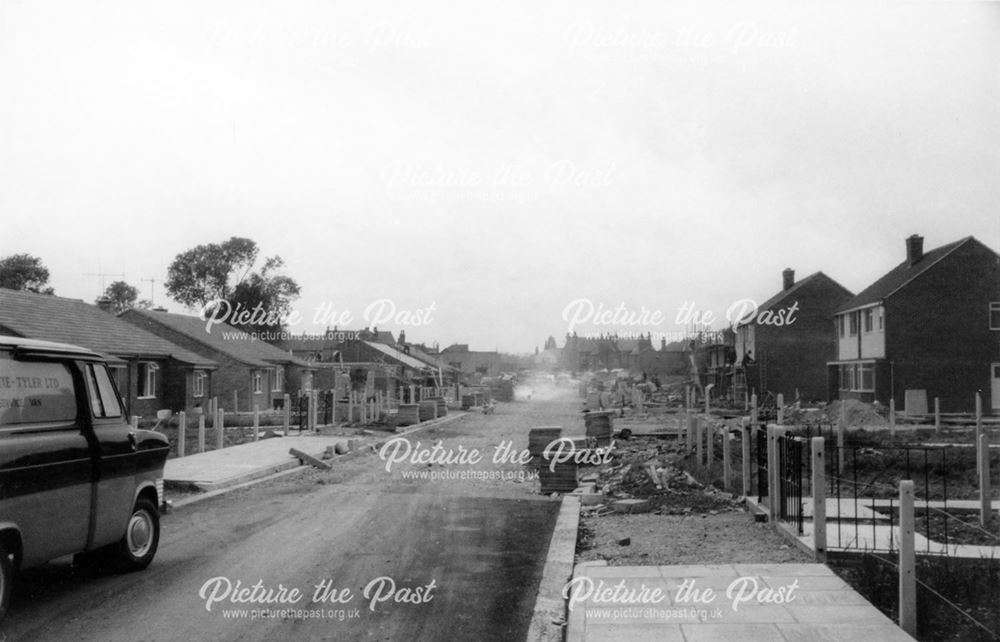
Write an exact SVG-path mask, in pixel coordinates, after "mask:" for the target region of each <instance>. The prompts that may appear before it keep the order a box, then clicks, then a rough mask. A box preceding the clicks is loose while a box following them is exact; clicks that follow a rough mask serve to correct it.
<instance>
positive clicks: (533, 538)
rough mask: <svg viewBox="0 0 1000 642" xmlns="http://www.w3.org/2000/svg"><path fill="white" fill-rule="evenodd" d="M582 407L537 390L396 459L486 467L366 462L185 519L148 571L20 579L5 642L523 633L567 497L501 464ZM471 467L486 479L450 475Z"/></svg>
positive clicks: (61, 571) (236, 497)
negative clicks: (431, 456)
mask: <svg viewBox="0 0 1000 642" xmlns="http://www.w3.org/2000/svg"><path fill="white" fill-rule="evenodd" d="M579 407H580V404H579V401H578V400H577V399H576V398H575V396H574V395H573V394H571V393H567V394H565V396H563V397H562V398H557V399H550V400H540V399H539V398H538V396H537V395H536V396H535V399H533V400H532V401H530V402H517V403H508V404H501V405H500V406H499V409H498V412H497V414H494V415H485V416H484V415H481V414H475V415H470V416H468V417H465V418H462V419H460V420H457V421H454V422H451V423H447V424H444V425H442V426H440V427H437V428H435V429H432V430H428V431H426V432H422V433H416V434H413V435H410V436H409V437H408V443H401V446H400V450H399V451H398V453H399V454H402V453H403V452H404V449H405V447H407V446H409V447H410V448H412V449H415V448H416V447H417V441H420V442H421V443H420V447H421V448H424V447H429V446H432V445H433V444H434V442H436V440H438V439H441V440H443V441H442V446H443V447H444V448H446V449H450V451H451V453H452V454H453V455H457V454H458V453H459V451H458V449H459V448H460V447H461V448H464V449H465V451H466V452H467V453H468V452H471V451H478V452H479V453H481V454H482V458H483V461H481V462H479V463H478V464H476V465H469V464H457V463H456V464H446V465H440V464H436V465H430V466H428V465H426V464H419V465H418V464H412V463H397V464H394V465H393V466H392V467H391V470H390V471H386V469H385V467H386V462H385V461H383V459H382V458H380V457H379V456H378V455H376V454H369V455H366V456H360V457H356V458H353V459H351V460H349V461H341V462H337V463H336V464H335V468H334V470H333V471H330V472H320V471H312V470H311V471H309V472H307V473H304V474H301V475H293V476H290V477H288V478H284V479H280V480H273V481H270V482H266V483H263V484H260V485H257V486H254V487H251V488H247V489H242V490H238V491H234V492H233V493H229V494H227V495H224V496H221V497H217V498H213V499H210V500H206V501H204V502H199V503H196V504H192V505H190V506H187V507H184V508H181V509H178V510H177V511H175V513H174V514H172V515H168V516H165V517H164V518H163V537H162V539H161V542H160V550H159V553H158V554H157V557H156V559H155V560H154V562H153V564H152V566H150V568H149V569H147V570H146V571H143V572H140V573H134V574H131V575H123V576H119V575H100V574H98V575H96V576H95V575H89V576H88V575H83V574H80V573H76V572H74V570H73V569H72V567H71V565H70V564H69V562H68V561H66V560H59V561H56V562H54V563H51V564H49V565H47V566H45V567H43V568H40V569H33V570H28V571H25V572H24V573H23V574H22V576H21V578H20V582H19V584H18V585H17V588H16V590H15V595H14V600H13V604H12V608H11V611H10V613H9V615H8V617H7V618H6V620H5V621H4V622H3V623H0V641H2V642H13V641H15V640H45V641H59V640H78V641H85V640H123V641H129V642H134V641H136V640H186V641H196V640H291V639H297V640H401V641H403V640H407V641H408V640H444V639H451V640H519V639H524V636H525V633H526V631H527V628H528V623H529V621H530V618H531V612H532V608H533V605H534V601H535V596H536V592H537V588H538V583H539V580H540V578H541V573H542V567H543V565H544V562H545V555H546V551H547V547H548V541H549V537H550V534H551V532H552V529H553V526H554V524H555V519H556V514H557V512H558V508H559V503H558V501H556V500H554V499H551V498H547V497H542V496H540V495H539V494H538V482H537V481H533V480H529V479H523V476H524V475H525V473H526V472H527V469H526V468H524V467H523V466H520V465H518V464H514V463H501V464H494V463H493V462H492V457H493V455H494V452H495V448H496V447H497V446H498V445H500V444H501V443H502V442H503V441H504V440H511V441H512V442H513V443H512V445H513V448H514V450H515V451H519V450H521V449H526V448H527V440H528V438H527V435H528V430H529V429H530V428H531V427H533V426H551V425H564V426H566V427H567V428H569V429H571V431H573V432H577V433H580V432H582V419H581V417H580V415H579V412H578V409H579ZM288 439H290V440H291V439H294V438H288ZM469 470H475V471H479V473H478V474H480V475H482V476H483V477H484V478H482V479H469V478H466V479H454V478H448V479H442V478H441V477H444V476H449V477H457V476H462V475H463V471H469ZM407 471H409V472H410V473H417V474H426V475H427V477H428V478H426V479H412V478H404V476H403V475H404V472H407ZM431 475H434V476H435V477H436V478H435V479H431V478H430V476H431ZM465 476H466V477H468V473H467V472H466V473H465ZM489 477H492V478H489ZM522 479H523V480H522ZM237 582H239V585H237ZM258 583H259V587H258V588H257V589H256V590H254V586H255V585H257V584H258ZM317 587H319V588H318V589H317ZM366 588H367V589H368V596H367V597H366V596H365V590H366ZM241 589H242V591H241ZM292 589H297V590H298V595H296V594H294V593H292V592H291V590H292ZM268 591H270V593H268ZM234 596H235V597H236V598H237V600H235V601H234V599H233V598H234ZM296 598H297V599H296ZM262 610H264V611H266V612H265V613H261V611H262ZM254 611H256V612H257V613H254ZM265 616H266V617H265Z"/></svg>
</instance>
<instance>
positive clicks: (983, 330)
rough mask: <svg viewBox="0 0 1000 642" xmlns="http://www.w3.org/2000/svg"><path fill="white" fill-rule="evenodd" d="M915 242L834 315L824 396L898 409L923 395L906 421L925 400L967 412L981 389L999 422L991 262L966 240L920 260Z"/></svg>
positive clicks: (991, 256) (996, 291)
mask: <svg viewBox="0 0 1000 642" xmlns="http://www.w3.org/2000/svg"><path fill="white" fill-rule="evenodd" d="M923 241H924V239H923V237H921V236H918V235H913V236H911V237H909V238H908V239H906V260H905V261H903V262H902V263H900V264H899V265H897V266H896V267H894V268H893V269H892V270H890V271H889V272H888V273H886V274H885V275H884V276H882V277H881V278H880V279H878V280H877V281H875V282H874V283H872V284H871V285H870V286H868V287H867V288H865V289H864V290H862V291H861V293H860V294H858V295H857V296H856V297H854V298H852V299H850V300H848V301H846V302H844V303H843V304H842V305H841V306H839V307H838V309H837V311H836V318H835V325H834V330H833V332H832V333H831V334H832V336H833V337H834V338H835V340H836V342H837V355H836V357H835V358H834V359H832V360H830V361H829V385H830V391H831V393H832V394H833V395H835V396H837V397H839V398H841V399H848V398H853V399H861V400H863V401H878V402H879V403H882V404H887V403H888V402H889V400H890V399H894V400H895V402H896V404H897V407H898V408H899V409H901V410H902V409H904V407H905V400H906V391H907V390H912V391H924V392H923V394H920V393H911V399H912V400H913V402H914V404H918V405H919V407H917V408H905V410H907V411H908V412H916V413H922V412H927V411H931V410H933V403H934V402H933V400H934V398H935V397H937V398H940V400H941V410H942V411H943V412H969V411H971V410H973V409H974V407H975V393H976V392H977V391H982V397H983V408H984V411H985V412H989V411H990V409H992V410H993V413H994V414H1000V256H997V253H996V252H994V251H993V250H991V249H990V248H988V247H986V246H985V245H983V244H982V243H980V242H979V241H977V240H976V239H975V238H973V237H971V236H968V237H966V238H963V239H961V240H958V241H955V242H953V243H949V244H947V245H942V246H941V247H938V248H936V249H933V250H931V251H929V252H926V253H925V252H924V251H923ZM918 400H919V401H918ZM925 405H926V406H928V407H927V408H926V409H925V407H924V406H925Z"/></svg>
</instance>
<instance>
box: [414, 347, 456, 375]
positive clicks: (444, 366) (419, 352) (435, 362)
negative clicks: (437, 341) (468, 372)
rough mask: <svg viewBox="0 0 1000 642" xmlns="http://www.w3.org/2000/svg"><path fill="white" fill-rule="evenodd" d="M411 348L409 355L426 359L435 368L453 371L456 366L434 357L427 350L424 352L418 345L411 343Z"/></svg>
mask: <svg viewBox="0 0 1000 642" xmlns="http://www.w3.org/2000/svg"><path fill="white" fill-rule="evenodd" d="M409 348H410V352H409V355H410V356H411V357H415V358H417V359H419V360H421V361H426V362H427V363H429V364H430V365H431V367H433V368H440V369H441V370H443V371H445V372H451V371H452V370H454V369H455V368H453V367H451V366H449V365H448V364H447V363H445V362H444V361H441V360H440V359H438V358H436V357H432V356H431V355H429V354H427V353H426V352H424V351H423V350H421V349H420V348H418V347H417V346H414V345H411V346H409Z"/></svg>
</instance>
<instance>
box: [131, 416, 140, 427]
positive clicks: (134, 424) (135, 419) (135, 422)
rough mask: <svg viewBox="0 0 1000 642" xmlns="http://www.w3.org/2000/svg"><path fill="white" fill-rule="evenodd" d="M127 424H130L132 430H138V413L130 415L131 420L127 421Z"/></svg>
mask: <svg viewBox="0 0 1000 642" xmlns="http://www.w3.org/2000/svg"><path fill="white" fill-rule="evenodd" d="M129 425H130V426H132V430H138V429H139V415H132V420H131V421H130V422H129Z"/></svg>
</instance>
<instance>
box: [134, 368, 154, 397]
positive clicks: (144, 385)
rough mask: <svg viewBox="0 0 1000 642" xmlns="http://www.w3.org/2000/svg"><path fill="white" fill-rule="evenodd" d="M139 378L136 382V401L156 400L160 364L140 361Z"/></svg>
mask: <svg viewBox="0 0 1000 642" xmlns="http://www.w3.org/2000/svg"><path fill="white" fill-rule="evenodd" d="M138 370H139V373H138V374H139V377H138V381H137V382H136V395H135V396H136V399H156V388H157V384H158V383H159V381H158V379H159V375H158V374H157V373H158V372H159V371H160V364H158V363H156V362H155V361H140V362H139V365H138Z"/></svg>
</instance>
